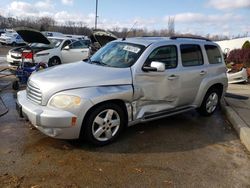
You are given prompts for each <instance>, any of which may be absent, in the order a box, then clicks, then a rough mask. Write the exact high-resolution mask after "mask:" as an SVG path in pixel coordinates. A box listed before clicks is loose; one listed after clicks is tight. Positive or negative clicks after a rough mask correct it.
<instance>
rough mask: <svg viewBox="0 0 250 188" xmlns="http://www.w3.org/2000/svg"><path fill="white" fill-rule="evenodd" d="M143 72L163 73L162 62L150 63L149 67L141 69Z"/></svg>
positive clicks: (163, 66)
mask: <svg viewBox="0 0 250 188" xmlns="http://www.w3.org/2000/svg"><path fill="white" fill-rule="evenodd" d="M142 70H144V71H154V72H164V71H165V64H164V63H162V62H157V61H152V62H151V64H150V66H148V67H147V66H145V67H142Z"/></svg>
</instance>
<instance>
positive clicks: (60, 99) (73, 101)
mask: <svg viewBox="0 0 250 188" xmlns="http://www.w3.org/2000/svg"><path fill="white" fill-rule="evenodd" d="M80 104H81V98H80V97H78V96H74V95H56V96H54V97H53V98H52V99H51V100H50V103H49V105H51V106H53V107H56V108H60V109H69V108H74V107H78V106H80Z"/></svg>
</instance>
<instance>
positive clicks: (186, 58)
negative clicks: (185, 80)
mask: <svg viewBox="0 0 250 188" xmlns="http://www.w3.org/2000/svg"><path fill="white" fill-rule="evenodd" d="M180 48H181V59H182V65H183V66H184V67H189V66H199V65H203V56H202V52H201V47H200V46H199V45H196V44H182V45H181V46H180Z"/></svg>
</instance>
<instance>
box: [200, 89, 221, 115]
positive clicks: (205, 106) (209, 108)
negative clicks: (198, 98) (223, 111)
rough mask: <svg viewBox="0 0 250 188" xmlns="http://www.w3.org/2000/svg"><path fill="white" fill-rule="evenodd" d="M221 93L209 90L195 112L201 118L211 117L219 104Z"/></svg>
mask: <svg viewBox="0 0 250 188" xmlns="http://www.w3.org/2000/svg"><path fill="white" fill-rule="evenodd" d="M220 98H221V92H219V90H217V89H209V90H208V91H207V93H206V95H205V97H204V99H203V101H202V104H201V106H200V107H199V108H198V109H197V111H198V112H199V113H200V114H201V115H203V116H211V115H212V114H213V113H214V112H215V111H216V109H217V108H218V106H219V104H220Z"/></svg>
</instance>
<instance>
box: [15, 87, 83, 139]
mask: <svg viewBox="0 0 250 188" xmlns="http://www.w3.org/2000/svg"><path fill="white" fill-rule="evenodd" d="M17 95H18V96H17V105H18V106H19V107H20V108H19V109H20V110H21V112H20V113H21V114H22V115H23V116H24V117H26V118H27V119H28V120H29V121H30V122H31V123H32V124H33V125H34V126H35V127H36V128H37V129H38V130H40V131H41V132H43V133H44V134H46V135H48V136H50V137H54V138H62V139H77V138H79V134H80V128H81V122H80V121H79V120H78V121H77V122H76V123H75V124H74V123H72V118H77V116H76V115H74V114H72V113H71V112H68V111H63V110H59V109H52V108H49V107H47V106H41V105H38V104H35V103H33V102H31V101H29V100H28V99H27V97H26V91H20V92H18V94H17Z"/></svg>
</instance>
